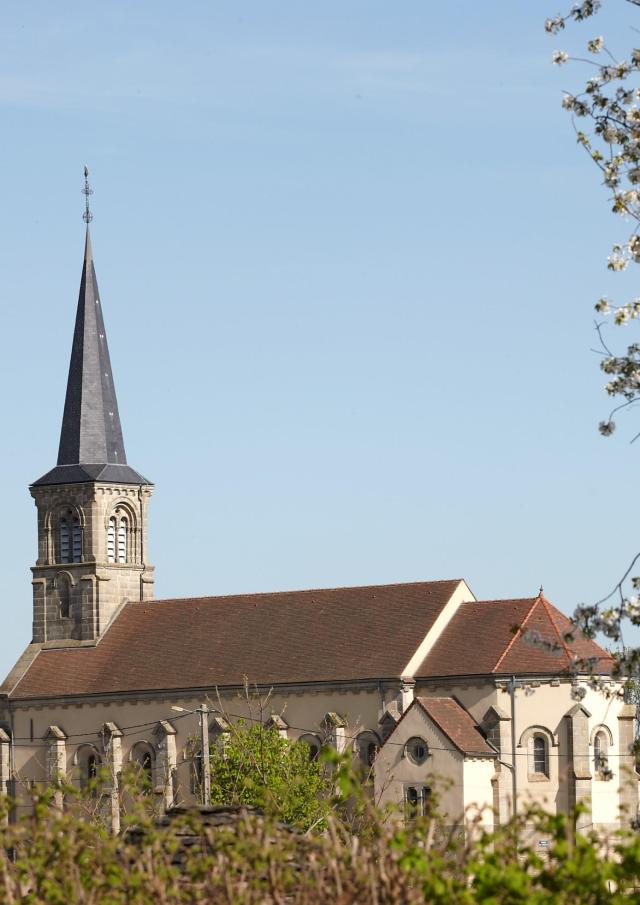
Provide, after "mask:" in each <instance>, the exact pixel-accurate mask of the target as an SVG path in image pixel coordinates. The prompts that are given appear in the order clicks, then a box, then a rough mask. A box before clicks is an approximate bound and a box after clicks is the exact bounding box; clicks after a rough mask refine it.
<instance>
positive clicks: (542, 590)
mask: <svg viewBox="0 0 640 905" xmlns="http://www.w3.org/2000/svg"><path fill="white" fill-rule="evenodd" d="M538 597H544V588H543V587H542V585H540V590H539V591H538Z"/></svg>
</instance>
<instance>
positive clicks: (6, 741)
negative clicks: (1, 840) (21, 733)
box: [0, 728, 11, 823]
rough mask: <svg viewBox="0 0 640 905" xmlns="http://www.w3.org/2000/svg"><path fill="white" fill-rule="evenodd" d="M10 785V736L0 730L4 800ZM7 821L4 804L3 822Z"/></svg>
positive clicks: (0, 789) (0, 788)
mask: <svg viewBox="0 0 640 905" xmlns="http://www.w3.org/2000/svg"><path fill="white" fill-rule="evenodd" d="M10 784H11V736H10V735H9V733H8V732H6V731H5V730H4V729H2V728H0V795H2V796H4V797H5V798H6V797H7V796H8V795H9V792H10ZM8 819H9V811H8V809H7V807H6V802H5V806H4V810H3V822H4V823H6V822H7V821H8Z"/></svg>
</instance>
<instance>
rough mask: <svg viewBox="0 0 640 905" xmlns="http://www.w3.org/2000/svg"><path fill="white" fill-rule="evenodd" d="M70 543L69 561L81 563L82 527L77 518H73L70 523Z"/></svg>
mask: <svg viewBox="0 0 640 905" xmlns="http://www.w3.org/2000/svg"><path fill="white" fill-rule="evenodd" d="M71 541H72V544H71V557H72V559H71V561H72V562H82V525H81V524H80V519H79V518H78V516H76V517H75V518H74V520H73V523H72V531H71Z"/></svg>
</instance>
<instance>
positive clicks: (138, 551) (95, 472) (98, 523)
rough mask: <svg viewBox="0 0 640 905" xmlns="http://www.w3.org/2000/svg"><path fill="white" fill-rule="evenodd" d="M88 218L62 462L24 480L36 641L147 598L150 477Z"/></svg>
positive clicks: (90, 628) (85, 632) (69, 634)
mask: <svg viewBox="0 0 640 905" xmlns="http://www.w3.org/2000/svg"><path fill="white" fill-rule="evenodd" d="M87 176H88V171H87V169H86V168H85V188H84V191H85V194H86V196H87V205H86V210H85V213H84V219H85V221H86V224H87V230H86V239H85V250H84V262H83V267H82V278H81V281H80V296H79V299H78V310H77V314H76V323H75V331H74V334H73V344H72V348H71V362H70V365H69V377H68V381H67V394H66V399H65V404H64V414H63V417H62V430H61V432H60V446H59V451H58V462H57V465H56V467H55V468H53V469H52V470H51V471H48V472H47V473H46V474H45V475H43V476H42V477H41V478H39V479H38V480H37V481H35V482H34V483H33V484H32V485H31V487H30V488H29V489H30V492H31V495H32V497H33V499H34V500H35V504H36V508H37V511H38V559H37V561H36V564H35V566H33V567H32V572H33V582H32V583H33V641H35V642H41V643H44V642H58V643H60V644H61V645H65V644H77V643H82V642H85V643H91V642H95V641H96V640H97V639H98V638H99V637H100V636H101V635H102V634H103V633H104V631H105V630H106V628H107V627H108V625H109V623H110V622H111V620H112V619H113V617H114V615H115V614H116V613H117V611H118V610H119V608H120V607H121V606H122V605H123V604H124V603H127V602H135V601H140V600H150V599H152V597H153V566H151V565H150V564H149V561H148V554H147V506H148V502H149V498H150V496H151V493H152V490H153V485H152V484H151V482H150V481H148V480H147V479H146V478H144V477H143V476H142V475H141V474H139V473H138V472H137V471H135V470H134V469H133V468H131V467H130V466H129V465H128V464H127V458H126V455H125V451H124V442H123V438H122V428H121V425H120V416H119V414H118V403H117V400H116V392H115V386H114V382H113V374H112V372H111V362H110V358H109V348H108V346H107V335H106V331H105V326H104V320H103V316H102V304H101V300H100V295H99V292H98V284H97V280H96V272H95V267H94V264H93V252H92V248H91V236H90V232H89V222H90V220H91V219H92V215H91V212H90V210H89V203H88V202H89V195H90V194H92V192H91V189H90V187H89V184H88V182H87Z"/></svg>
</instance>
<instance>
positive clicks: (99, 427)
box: [36, 167, 149, 484]
mask: <svg viewBox="0 0 640 905" xmlns="http://www.w3.org/2000/svg"><path fill="white" fill-rule="evenodd" d="M88 175H89V171H88V169H87V167H85V169H84V176H85V185H84V189H83V193H84V195H85V196H86V204H85V210H84V213H83V215H82V218H83V220H84V221H85V223H86V224H87V229H86V237H85V246H84V262H83V266H82V278H81V280H80V295H79V298H78V309H77V312H76V323H75V330H74V334H73V344H72V347H71V361H70V364H69V376H68V380H67V394H66V397H65V403H64V414H63V417H62V430H61V431H60V445H59V449H58V467H57V468H55V469H53V471H51V472H49V473H48V474H47V475H45V476H44V477H43V478H40V480H39V481H37V482H36V483H38V484H40V483H64V482H67V481H70V480H71V481H81V480H85V481H86V480H105V479H106V480H120V481H122V482H124V483H134V484H138V483H144V484H147V483H149V482H148V481H147V480H146V479H145V478H143V477H142V476H141V475H139V474H138V473H137V472H135V471H134V470H133V469H132V468H129V467H128V466H127V457H126V454H125V451H124V441H123V438H122V427H121V425H120V415H119V413H118V402H117V399H116V391H115V386H114V381H113V374H112V372H111V360H110V358H109V347H108V345H107V334H106V331H105V326H104V320H103V318H102V305H101V303H100V295H99V292H98V282H97V280H96V271H95V267H94V264H93V250H92V247H91V233H90V229H89V223H90V222H91V220H92V219H93V214H92V213H91V210H90V208H89V196H90V195H92V194H93V191H92V189H91V187H90V186H89V182H88ZM73 466H75V467H73Z"/></svg>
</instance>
